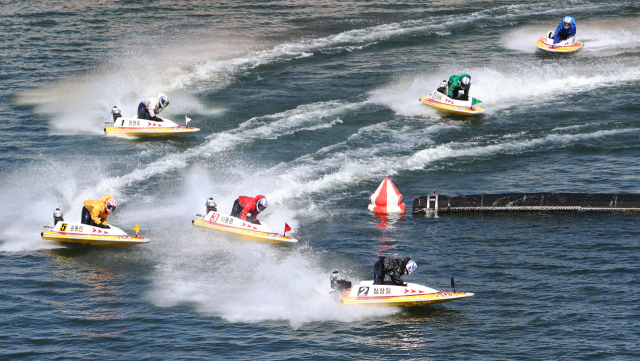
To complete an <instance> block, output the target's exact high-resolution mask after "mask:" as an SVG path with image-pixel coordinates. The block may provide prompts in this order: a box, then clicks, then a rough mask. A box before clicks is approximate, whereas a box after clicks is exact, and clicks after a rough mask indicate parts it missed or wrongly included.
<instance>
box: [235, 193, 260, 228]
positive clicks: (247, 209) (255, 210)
mask: <svg viewBox="0 0 640 361" xmlns="http://www.w3.org/2000/svg"><path fill="white" fill-rule="evenodd" d="M266 208H267V198H265V196H263V195H257V196H255V197H253V198H252V197H246V196H241V197H238V199H236V201H235V202H234V203H233V209H232V210H231V216H232V217H237V218H240V219H242V220H244V221H247V214H249V213H250V214H251V219H250V220H248V221H249V222H251V223H256V224H260V221H258V220H257V219H256V217H257V216H258V214H260V212H262V211H264V210H265V209H266Z"/></svg>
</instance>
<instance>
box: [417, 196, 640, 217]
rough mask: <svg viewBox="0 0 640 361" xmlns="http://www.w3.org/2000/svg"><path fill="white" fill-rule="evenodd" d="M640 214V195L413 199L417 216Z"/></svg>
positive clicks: (437, 197)
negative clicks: (490, 213) (462, 213)
mask: <svg viewBox="0 0 640 361" xmlns="http://www.w3.org/2000/svg"><path fill="white" fill-rule="evenodd" d="M530 211H544V212H561V211H573V212H640V194H607V193H506V194H478V195H458V196H446V195H438V194H436V193H435V191H434V194H433V195H428V196H424V197H415V198H413V213H434V212H435V213H454V212H530Z"/></svg>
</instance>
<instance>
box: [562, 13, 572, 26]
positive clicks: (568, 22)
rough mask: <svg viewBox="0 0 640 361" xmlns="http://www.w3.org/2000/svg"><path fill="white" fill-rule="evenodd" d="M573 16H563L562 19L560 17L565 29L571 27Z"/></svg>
mask: <svg viewBox="0 0 640 361" xmlns="http://www.w3.org/2000/svg"><path fill="white" fill-rule="evenodd" d="M573 22H574V20H573V18H572V17H571V16H565V17H564V19H562V23H563V26H564V28H565V29H569V28H570V27H571V25H573Z"/></svg>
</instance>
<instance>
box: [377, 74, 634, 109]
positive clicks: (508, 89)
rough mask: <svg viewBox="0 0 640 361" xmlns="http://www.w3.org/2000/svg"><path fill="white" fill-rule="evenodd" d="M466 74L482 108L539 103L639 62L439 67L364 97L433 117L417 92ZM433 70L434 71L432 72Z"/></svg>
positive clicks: (630, 78)
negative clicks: (599, 64)
mask: <svg viewBox="0 0 640 361" xmlns="http://www.w3.org/2000/svg"><path fill="white" fill-rule="evenodd" d="M462 72H468V73H470V74H472V75H471V79H472V87H471V90H470V95H471V96H473V97H475V98H478V99H480V100H482V101H483V104H484V106H483V107H484V108H485V109H486V112H487V113H488V114H490V113H491V112H494V111H496V110H498V109H504V108H508V107H511V106H513V105H520V106H522V105H527V106H536V105H539V99H541V98H549V97H550V99H555V98H558V97H559V96H558V95H560V94H564V95H568V94H574V93H579V92H589V91H593V90H594V89H598V88H603V87H609V86H616V85H619V84H621V83H628V82H635V81H638V80H640V67H638V66H637V65H623V64H619V65H617V66H615V67H612V66H610V62H607V66H606V67H605V66H603V67H599V66H594V65H593V64H592V63H590V64H584V65H582V64H576V65H566V64H555V63H554V64H543V65H540V64H524V65H521V64H505V63H501V64H500V65H499V66H498V65H496V66H487V67H484V68H471V69H468V68H459V69H456V68H454V69H444V68H443V69H441V70H438V71H436V72H431V73H429V74H426V75H421V76H418V77H409V76H405V77H401V78H399V79H398V80H396V81H395V82H393V83H391V84H389V85H387V86H385V87H382V88H379V89H376V90H374V91H372V92H370V94H369V101H370V102H372V103H375V104H381V105H385V106H387V107H389V108H391V109H392V110H393V111H394V112H396V113H397V114H399V115H402V116H423V117H433V116H436V115H440V113H439V112H438V111H437V110H435V109H432V108H431V107H428V106H425V105H423V104H421V103H420V102H419V101H418V98H422V97H427V96H429V94H430V93H431V92H432V91H433V90H435V89H436V88H437V86H438V85H439V84H440V82H441V81H442V80H445V79H448V76H449V75H450V74H460V73H462ZM434 73H435V74H434Z"/></svg>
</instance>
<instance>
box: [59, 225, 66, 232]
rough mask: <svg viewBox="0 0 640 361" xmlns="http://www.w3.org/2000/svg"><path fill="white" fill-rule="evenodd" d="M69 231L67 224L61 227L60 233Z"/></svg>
mask: <svg viewBox="0 0 640 361" xmlns="http://www.w3.org/2000/svg"><path fill="white" fill-rule="evenodd" d="M66 230H67V224H66V223H62V225H61V226H60V232H64V231H66Z"/></svg>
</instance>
